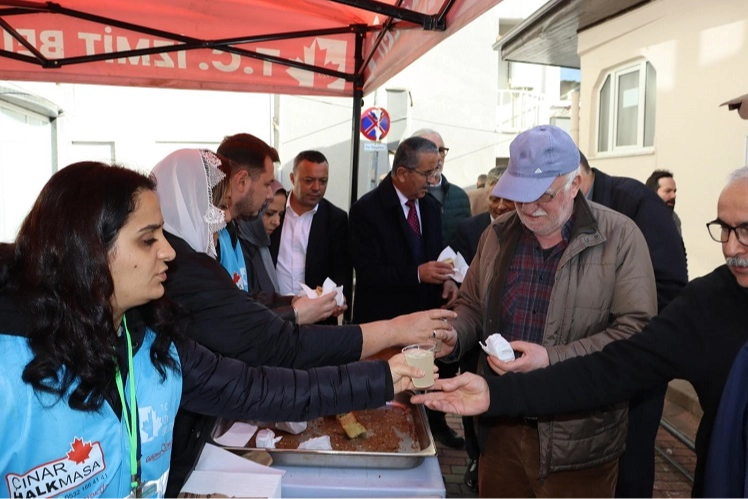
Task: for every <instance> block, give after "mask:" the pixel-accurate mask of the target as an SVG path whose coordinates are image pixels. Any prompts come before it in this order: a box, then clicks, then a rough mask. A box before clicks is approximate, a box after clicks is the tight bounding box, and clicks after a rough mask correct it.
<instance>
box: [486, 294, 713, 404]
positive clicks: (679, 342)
mask: <svg viewBox="0 0 748 499" xmlns="http://www.w3.org/2000/svg"><path fill="white" fill-rule="evenodd" d="M687 290H688V288H687ZM705 315H706V316H708V314H707V313H706V312H705V310H704V308H703V307H702V304H701V302H700V300H699V299H698V294H697V293H693V292H691V293H688V292H686V291H684V293H683V294H682V295H681V296H680V297H678V298H676V300H675V301H673V302H672V303H671V304H670V306H669V307H667V308H666V309H665V310H664V311H663V313H661V314H660V315H658V316H656V317H655V318H654V319H652V321H651V322H650V323H649V324H648V325H647V326H645V327H644V329H643V330H642V332H640V333H639V334H635V335H633V336H632V337H630V338H628V339H626V340H619V341H614V342H612V343H609V344H608V345H607V346H605V348H604V349H603V350H601V351H599V352H595V353H591V354H589V355H584V356H580V357H574V358H571V359H569V360H565V361H563V362H559V363H557V364H554V365H552V366H549V367H547V368H545V369H539V370H537V371H533V372H530V373H526V374H505V375H503V376H489V377H488V383H489V387H490V393H491V404H490V408H489V410H488V412H487V414H488V415H505V416H518V415H527V416H545V415H551V414H557V413H565V412H575V411H583V410H590V409H594V408H598V407H602V406H605V405H608V404H612V403H616V402H623V401H625V400H628V399H629V398H630V397H631V396H632V395H633V394H634V393H636V392H637V391H640V390H643V389H646V388H650V387H653V386H656V385H661V384H664V383H667V382H669V381H670V380H672V379H674V378H682V379H686V380H689V381H691V382H692V383H694V386H697V384H698V380H700V379H701V378H702V377H703V375H704V373H706V372H709V370H710V369H711V368H710V364H711V365H712V366H713V363H714V362H715V360H716V361H717V362H719V360H718V357H719V352H718V351H717V350H715V349H714V348H713V345H712V348H711V349H710V344H711V343H713V342H712V341H710V340H709V337H708V336H709V334H708V332H707V333H706V334H705V330H704V329H705V328H704V326H703V324H702V323H701V321H700V320H699V319H698V318H699V317H704V316H705ZM708 330H709V328H707V331H708ZM715 356H716V357H717V359H715V358H710V357H715Z"/></svg>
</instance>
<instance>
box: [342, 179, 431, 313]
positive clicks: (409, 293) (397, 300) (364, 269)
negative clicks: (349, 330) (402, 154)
mask: <svg viewBox="0 0 748 499" xmlns="http://www.w3.org/2000/svg"><path fill="white" fill-rule="evenodd" d="M419 206H420V211H421V233H422V234H423V237H422V239H423V245H424V246H423V248H424V250H425V254H424V258H423V259H422V261H418V260H417V258H416V251H415V249H414V246H413V243H412V240H411V238H409V237H408V235H409V234H411V233H412V232H413V229H411V228H410V226H409V225H408V222H407V221H406V219H405V215H404V213H403V209H402V206H401V205H400V199H399V198H398V196H397V193H396V192H395V187H394V185H393V184H392V178H391V176H390V175H387V177H385V179H384V180H382V182H381V183H380V184H379V186H377V188H376V189H374V190H372V191H370V192H368V193H366V194H364V195H363V196H362V197H361V199H359V200H358V201H356V202H355V203H354V204H353V206H351V211H350V220H351V255H352V257H353V266H354V268H355V269H356V301H355V303H354V304H353V322H354V323H357V324H362V323H365V322H370V321H376V320H382V319H391V318H392V317H397V316H398V315H402V314H409V313H412V312H417V311H420V310H428V309H430V308H438V307H439V306H440V305H441V304H442V299H441V292H442V286H440V285H435V284H425V283H419V282H418V265H419V264H421V263H424V262H429V261H433V260H436V258H437V257H438V256H439V253H440V252H441V250H442V249H444V245H443V244H442V226H441V207H440V205H439V203H438V201H436V199H434V197H433V196H428V195H427V196H424V197H423V198H422V199H421V200H420V201H419Z"/></svg>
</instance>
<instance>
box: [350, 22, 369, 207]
mask: <svg viewBox="0 0 748 499" xmlns="http://www.w3.org/2000/svg"><path fill="white" fill-rule="evenodd" d="M365 34H366V33H365V31H363V30H362V29H357V30H356V68H355V71H354V74H355V75H356V77H355V79H354V80H353V102H352V107H353V110H352V111H353V113H352V115H353V116H352V117H351V205H353V203H355V202H356V200H357V199H358V163H359V161H358V160H359V153H358V150H359V147H360V146H361V133H360V132H359V123H360V122H361V106H362V105H363V100H364V84H363V81H364V78H363V74H364V72H363V70H362V67H361V66H362V65H363V62H364V57H363V48H364V36H365Z"/></svg>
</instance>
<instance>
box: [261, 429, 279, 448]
mask: <svg viewBox="0 0 748 499" xmlns="http://www.w3.org/2000/svg"><path fill="white" fill-rule="evenodd" d="M281 438H283V437H276V436H275V433H273V430H268V429H267V428H265V429H264V430H260V431H258V432H257V438H256V439H255V442H256V444H257V447H258V448H264V449H275V444H276V442H279V441H280V439H281Z"/></svg>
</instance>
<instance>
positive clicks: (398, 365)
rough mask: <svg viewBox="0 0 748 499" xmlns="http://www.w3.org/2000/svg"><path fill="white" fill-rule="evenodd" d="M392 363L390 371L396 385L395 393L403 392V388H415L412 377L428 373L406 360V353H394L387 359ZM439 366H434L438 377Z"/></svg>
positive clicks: (435, 375)
mask: <svg viewBox="0 0 748 499" xmlns="http://www.w3.org/2000/svg"><path fill="white" fill-rule="evenodd" d="M387 362H388V363H389V365H390V372H391V373H392V384H393V385H394V386H395V394H398V393H400V392H402V391H403V390H415V389H416V387H415V386H413V380H412V378H422V377H423V376H425V375H426V373H424V372H423V370H421V369H418V368H417V367H411V366H409V365H408V363H407V362H406V361H405V355H403V354H402V353H399V354H397V355H394V356H393V357H392V358H390V360H388V361H387ZM438 370H439V368H437V367H436V365H435V366H434V378H437V377H438V375H437V374H436V373H437V371H438Z"/></svg>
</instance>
